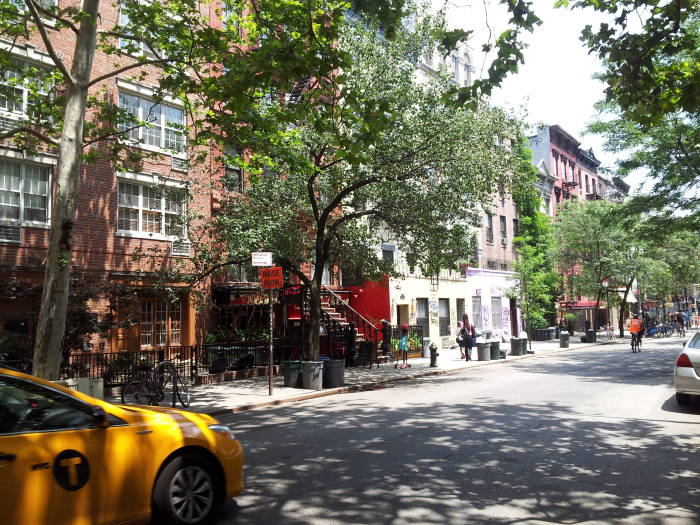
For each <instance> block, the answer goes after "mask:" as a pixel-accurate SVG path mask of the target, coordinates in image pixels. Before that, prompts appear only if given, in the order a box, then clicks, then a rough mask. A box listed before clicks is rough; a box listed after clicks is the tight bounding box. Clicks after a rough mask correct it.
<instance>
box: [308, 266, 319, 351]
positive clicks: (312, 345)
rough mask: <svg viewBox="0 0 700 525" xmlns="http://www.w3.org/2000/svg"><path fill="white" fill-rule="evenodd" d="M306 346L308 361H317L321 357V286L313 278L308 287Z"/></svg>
mask: <svg viewBox="0 0 700 525" xmlns="http://www.w3.org/2000/svg"><path fill="white" fill-rule="evenodd" d="M308 346H309V353H308V358H309V360H310V361H318V358H319V356H320V355H321V284H320V283H319V280H318V279H316V278H315V276H314V279H312V280H311V285H310V286H309V333H308Z"/></svg>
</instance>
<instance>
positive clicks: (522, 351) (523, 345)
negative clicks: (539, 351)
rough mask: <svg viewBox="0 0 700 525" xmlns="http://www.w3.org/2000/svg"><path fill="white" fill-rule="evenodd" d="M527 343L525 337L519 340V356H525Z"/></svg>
mask: <svg viewBox="0 0 700 525" xmlns="http://www.w3.org/2000/svg"><path fill="white" fill-rule="evenodd" d="M527 343H528V338H527V337H521V338H520V355H527Z"/></svg>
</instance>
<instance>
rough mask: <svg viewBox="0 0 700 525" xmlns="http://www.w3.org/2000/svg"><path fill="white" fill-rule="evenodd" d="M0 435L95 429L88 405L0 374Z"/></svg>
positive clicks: (48, 389)
mask: <svg viewBox="0 0 700 525" xmlns="http://www.w3.org/2000/svg"><path fill="white" fill-rule="evenodd" d="M0 406H2V407H3V417H1V418H0V436H1V435H8V434H23V433H30V432H31V433H34V432H49V431H56V430H67V429H76V428H89V427H93V426H96V421H95V417H94V416H93V415H92V414H91V412H90V409H89V407H88V406H87V405H85V404H83V403H81V402H80V401H78V400H77V399H74V398H72V397H70V396H67V395H65V394H63V393H62V392H58V391H56V390H53V389H51V388H46V387H44V386H41V385H38V384H36V383H32V382H30V381H24V380H22V379H19V378H16V377H10V376H5V375H0Z"/></svg>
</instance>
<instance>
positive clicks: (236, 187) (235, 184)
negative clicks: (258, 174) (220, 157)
mask: <svg viewBox="0 0 700 525" xmlns="http://www.w3.org/2000/svg"><path fill="white" fill-rule="evenodd" d="M240 158H241V152H240V150H238V148H236V147H235V146H224V179H225V184H226V187H227V189H228V190H229V191H231V192H234V193H242V192H243V171H242V170H241V167H240V166H239V165H238V164H237V163H236V160H237V159H240Z"/></svg>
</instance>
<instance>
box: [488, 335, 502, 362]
mask: <svg viewBox="0 0 700 525" xmlns="http://www.w3.org/2000/svg"><path fill="white" fill-rule="evenodd" d="M490 347H491V348H490V350H491V360H492V361H496V360H498V359H500V358H501V342H500V341H498V340H491V343H490Z"/></svg>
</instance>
